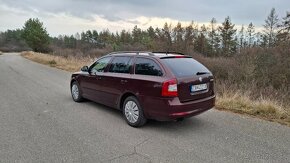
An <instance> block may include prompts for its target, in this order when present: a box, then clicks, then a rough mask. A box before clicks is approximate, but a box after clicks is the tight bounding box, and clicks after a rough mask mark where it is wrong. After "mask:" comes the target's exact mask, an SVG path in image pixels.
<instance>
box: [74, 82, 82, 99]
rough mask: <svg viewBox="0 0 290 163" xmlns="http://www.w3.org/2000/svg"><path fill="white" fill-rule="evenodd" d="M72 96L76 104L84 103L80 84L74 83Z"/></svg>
mask: <svg viewBox="0 0 290 163" xmlns="http://www.w3.org/2000/svg"><path fill="white" fill-rule="evenodd" d="M71 95H72V98H73V100H74V101H75V102H81V101H83V97H82V95H81V92H80V87H79V84H78V82H76V81H74V82H73V83H72V85H71Z"/></svg>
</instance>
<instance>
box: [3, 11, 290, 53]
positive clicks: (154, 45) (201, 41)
mask: <svg viewBox="0 0 290 163" xmlns="http://www.w3.org/2000/svg"><path fill="white" fill-rule="evenodd" d="M289 21H290V14H289V13H287V14H286V15H285V16H283V17H282V18H281V19H279V17H278V15H277V14H276V11H275V9H274V8H273V9H272V10H271V12H270V13H269V15H268V17H267V18H266V19H265V24H264V25H263V30H257V29H256V26H255V25H254V24H253V23H252V22H250V23H249V24H248V25H243V26H242V27H241V28H239V29H237V27H236V25H235V24H234V23H233V22H232V21H231V19H230V17H226V18H225V20H224V21H223V22H222V23H221V24H219V23H217V21H216V19H215V18H212V19H211V21H210V22H209V24H208V25H201V26H200V25H199V24H197V23H195V22H192V23H190V24H189V25H187V26H183V25H182V24H181V23H178V24H176V25H172V24H168V23H165V24H164V26H163V28H159V27H157V28H153V27H151V26H150V27H149V28H148V29H146V30H142V29H141V28H139V27H138V26H135V27H134V28H133V29H132V30H131V31H126V30H121V31H117V32H110V31H109V30H108V29H107V30H103V31H97V30H88V31H84V32H81V33H76V34H75V35H71V36H68V35H59V36H58V37H49V35H48V34H47V31H46V29H45V27H44V26H43V24H42V23H41V22H40V21H39V20H38V19H29V20H28V21H27V22H26V23H25V25H24V27H23V29H17V30H7V31H5V32H2V33H0V51H23V50H29V49H32V50H34V51H38V52H51V53H54V54H58V55H68V54H65V53H70V54H71V55H79V56H86V55H91V56H96V55H101V54H102V53H104V52H108V51H116V50H150V51H177V52H183V53H186V54H192V53H200V54H202V55H204V56H208V57H218V56H225V57H230V56H234V55H235V54H238V53H240V52H241V51H243V50H244V49H248V48H255V47H259V48H271V47H276V46H279V45H281V44H285V43H289V29H290V23H289ZM259 29H260V28H259ZM29 32H30V33H29ZM31 35H34V37H33V36H31ZM36 35H37V37H36ZM100 53H101V54H100Z"/></svg>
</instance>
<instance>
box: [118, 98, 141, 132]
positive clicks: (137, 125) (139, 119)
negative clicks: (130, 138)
mask: <svg viewBox="0 0 290 163" xmlns="http://www.w3.org/2000/svg"><path fill="white" fill-rule="evenodd" d="M129 101H133V102H135V103H136V105H137V106H138V110H139V116H138V120H137V121H136V122H135V123H131V122H130V121H128V119H127V117H126V115H125V106H126V103H127V102H129ZM122 111H123V116H124V118H125V120H126V122H127V123H128V124H129V125H130V126H133V127H140V126H142V125H144V124H145V122H146V118H145V117H144V113H143V109H142V107H141V105H140V103H139V101H138V100H137V98H136V97H133V96H129V97H127V98H126V99H125V101H124V104H123V110H122Z"/></svg>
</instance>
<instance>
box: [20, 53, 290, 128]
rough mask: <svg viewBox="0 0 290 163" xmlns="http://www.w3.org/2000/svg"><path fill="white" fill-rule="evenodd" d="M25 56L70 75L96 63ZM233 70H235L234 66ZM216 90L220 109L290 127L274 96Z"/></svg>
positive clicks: (288, 113)
mask: <svg viewBox="0 0 290 163" xmlns="http://www.w3.org/2000/svg"><path fill="white" fill-rule="evenodd" d="M21 55H22V56H23V57H25V58H27V59H30V60H32V61H35V62H38V63H42V64H45V65H49V66H51V67H56V68H59V69H62V70H66V71H70V72H74V71H78V70H80V68H81V67H82V66H84V65H88V64H89V63H91V62H92V61H93V59H92V58H89V57H87V58H84V57H79V58H77V57H63V56H55V55H49V54H42V53H35V52H23V53H21ZM215 60H216V61H217V62H219V63H220V64H217V65H223V64H222V63H223V60H222V59H215ZM230 63H231V60H230V59H228V62H227V64H230ZM230 67H234V66H233V65H231V66H230ZM215 68H219V67H215ZM220 71H222V70H220ZM223 71H226V70H223ZM219 75H220V74H219ZM221 75H222V73H221ZM216 86H217V87H216V88H217V91H216V92H217V101H216V109H219V110H227V111H232V112H235V113H240V114H247V115H250V116H255V117H259V118H261V119H265V120H269V121H275V122H279V123H281V124H284V125H288V126H290V106H289V104H288V103H287V104H286V105H285V102H281V101H278V100H277V99H275V98H273V97H272V96H267V97H268V98H265V97H264V96H262V95H259V96H253V95H252V94H253V92H255V87H254V86H252V87H248V89H247V90H242V89H241V88H237V87H236V86H235V85H234V84H231V83H225V82H224V81H223V82H219V83H216ZM261 94H262V93H261Z"/></svg>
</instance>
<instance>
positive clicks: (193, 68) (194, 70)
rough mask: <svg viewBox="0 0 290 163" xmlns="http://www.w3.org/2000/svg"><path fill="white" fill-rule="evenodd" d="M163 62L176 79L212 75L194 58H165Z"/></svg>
mask: <svg viewBox="0 0 290 163" xmlns="http://www.w3.org/2000/svg"><path fill="white" fill-rule="evenodd" d="M161 60H162V62H164V63H165V64H166V65H167V66H168V67H169V68H170V69H171V71H172V72H173V73H174V75H175V76H176V77H186V76H193V75H198V74H206V73H211V72H210V71H209V70H208V69H207V68H206V67H205V66H204V65H202V64H201V63H199V62H198V61H196V60H195V59H193V58H163V59H161Z"/></svg>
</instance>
